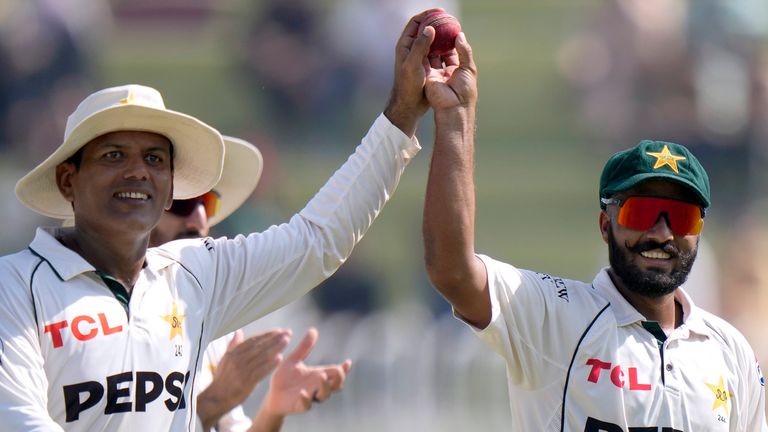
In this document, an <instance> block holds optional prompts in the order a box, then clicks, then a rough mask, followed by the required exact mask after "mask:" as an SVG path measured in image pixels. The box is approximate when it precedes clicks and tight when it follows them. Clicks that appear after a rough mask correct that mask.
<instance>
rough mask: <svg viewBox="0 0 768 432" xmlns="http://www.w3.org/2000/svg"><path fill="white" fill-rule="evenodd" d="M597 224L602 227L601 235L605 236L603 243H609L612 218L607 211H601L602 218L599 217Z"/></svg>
mask: <svg viewBox="0 0 768 432" xmlns="http://www.w3.org/2000/svg"><path fill="white" fill-rule="evenodd" d="M597 223H598V225H599V226H600V235H602V236H603V241H604V242H605V243H608V231H610V229H611V217H610V216H609V215H608V211H607V210H600V216H599V217H598V222H597Z"/></svg>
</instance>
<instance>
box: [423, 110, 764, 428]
mask: <svg viewBox="0 0 768 432" xmlns="http://www.w3.org/2000/svg"><path fill="white" fill-rule="evenodd" d="M455 128H456V130H455V131H454V132H453V133H444V134H437V135H436V137H435V149H434V153H433V156H432V165H431V168H430V173H429V180H428V187H427V195H426V205H425V211H424V243H425V256H426V265H427V271H428V273H429V276H430V278H431V280H432V283H433V284H434V285H435V286H436V287H437V289H438V290H439V291H440V292H441V293H442V294H443V295H444V296H445V298H446V299H447V300H448V301H449V302H450V303H451V304H452V306H453V310H454V314H455V315H456V316H457V317H458V318H459V319H461V320H463V321H465V322H466V323H467V324H468V325H469V326H470V327H471V328H472V329H473V330H474V331H475V332H476V333H477V335H478V336H479V337H480V338H481V339H482V340H483V341H484V342H485V343H487V344H488V345H489V346H490V347H491V348H492V349H493V350H494V351H496V352H497V353H498V354H500V355H501V356H502V357H503V358H504V360H505V363H506V367H507V379H508V386H509V398H510V407H511V410H512V421H513V422H514V425H513V426H514V427H512V428H511V430H524V431H585V432H598V431H599V432H630V431H632V432H634V431H665V432H673V431H688V432H692V431H734V432H735V431H750V432H751V431H766V430H768V427H766V422H765V414H764V403H765V401H764V380H763V376H762V373H761V372H760V367H759V365H758V363H757V360H756V358H755V355H754V354H753V351H752V348H751V347H750V346H749V344H748V343H747V341H746V339H745V338H744V337H743V336H742V335H741V334H740V333H739V332H738V331H737V330H735V329H734V328H733V327H732V326H731V325H729V324H728V323H726V322H725V321H724V320H722V319H720V318H718V317H716V316H714V315H712V314H710V313H708V312H705V311H704V310H702V309H700V308H698V307H696V305H695V304H694V303H693V301H692V299H691V298H690V297H689V296H688V295H687V294H686V293H685V291H684V290H683V289H682V288H680V286H681V285H682V284H683V282H685V280H686V278H687V276H688V274H689V272H690V270H691V266H692V264H693V262H694V260H695V258H696V252H697V248H698V243H699V239H700V234H701V230H702V228H703V225H704V216H705V214H706V210H707V209H708V208H709V206H710V192H709V179H708V178H707V174H706V172H705V170H704V168H703V167H702V166H701V164H700V163H699V162H698V160H697V159H696V158H695V157H694V156H693V155H692V154H691V153H690V152H689V151H688V150H687V149H686V148H685V147H683V146H681V145H677V144H673V143H668V142H661V141H642V142H640V143H639V144H638V145H637V146H635V147H633V148H630V149H628V150H624V151H621V152H619V153H616V154H615V155H613V156H612V157H611V158H610V159H609V160H608V162H607V163H606V165H605V167H604V169H603V173H602V176H601V178H600V191H599V199H600V201H599V202H600V209H601V210H600V217H599V227H600V233H601V235H602V237H603V240H604V241H605V242H606V243H607V244H608V252H609V261H610V266H609V267H607V268H604V269H603V270H601V271H600V272H599V273H598V274H597V276H596V277H595V279H594V280H593V281H592V283H591V284H590V283H584V282H579V281H574V280H567V279H563V278H560V277H557V276H553V275H549V274H545V273H539V272H534V271H530V270H523V269H519V268H516V267H513V266H512V265H509V264H506V263H503V262H500V261H497V260H494V259H493V258H490V257H488V256H485V255H479V254H476V253H475V249H474V242H475V239H474V216H475V214H474V212H475V209H474V202H475V192H474V183H473V177H472V176H473V166H472V165H473V158H474V155H473V153H474V135H473V134H472V133H471V131H472V130H473V128H474V124H473V122H472V117H467V121H465V122H463V123H461V122H456V123H455Z"/></svg>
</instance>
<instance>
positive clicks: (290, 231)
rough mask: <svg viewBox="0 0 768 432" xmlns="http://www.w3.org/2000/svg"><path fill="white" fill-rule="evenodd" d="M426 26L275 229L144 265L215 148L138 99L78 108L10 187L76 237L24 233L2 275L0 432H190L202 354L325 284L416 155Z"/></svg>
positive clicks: (145, 93)
mask: <svg viewBox="0 0 768 432" xmlns="http://www.w3.org/2000/svg"><path fill="white" fill-rule="evenodd" d="M429 12H430V11H424V12H422V13H421V14H418V15H416V16H414V17H413V18H412V19H411V21H409V22H408V24H407V25H406V27H405V29H404V31H403V33H402V35H401V36H400V38H399V40H398V42H397V49H396V56H395V80H394V84H393V89H392V95H391V98H390V101H389V103H388V104H387V107H386V108H385V110H384V113H383V115H381V116H379V118H378V119H377V120H376V121H375V122H374V124H373V126H372V127H371V129H370V130H369V132H368V134H367V135H366V136H365V137H364V138H363V140H362V143H361V144H360V145H359V146H358V147H357V148H356V150H355V153H354V154H353V155H352V156H350V158H349V159H348V160H347V161H346V162H345V163H344V165H343V166H342V167H341V168H340V169H339V170H338V171H337V172H336V173H335V174H334V175H333V176H332V177H331V178H330V179H329V180H328V182H327V183H326V184H325V185H324V186H323V187H322V188H321V189H320V191H319V192H318V193H317V194H316V195H315V196H314V197H313V198H312V199H311V200H310V201H309V203H308V204H307V205H306V207H304V209H302V210H301V211H300V212H299V213H298V214H296V215H294V216H293V217H292V218H291V219H290V220H289V221H288V222H287V223H284V224H281V225H278V226H273V227H270V228H269V229H267V230H266V231H264V232H262V233H255V234H251V235H248V236H247V237H246V236H238V237H236V238H234V239H227V238H220V239H212V238H204V239H188V240H179V241H174V242H170V243H167V244H165V245H163V246H161V247H158V248H147V245H148V242H149V234H150V232H151V230H152V228H154V226H155V225H156V224H157V222H158V221H159V219H160V217H161V215H162V213H163V211H164V210H165V209H166V208H169V206H170V205H171V203H172V201H173V199H186V198H192V197H196V196H199V195H201V194H203V193H205V192H207V191H209V190H210V189H211V188H213V187H214V185H215V184H216V183H217V181H218V179H219V177H220V175H221V164H222V161H223V153H224V149H223V143H222V140H221V136H220V134H219V133H218V132H217V131H216V130H215V129H213V128H211V127H210V126H208V125H206V124H205V123H203V122H201V121H199V120H197V119H194V118H193V117H190V116H187V115H184V114H181V113H177V112H175V111H171V110H167V109H166V108H165V105H164V103H163V101H162V98H161V97H160V94H159V93H158V92H157V91H156V90H154V89H151V88H148V87H144V86H138V85H128V86H121V87H114V88H109V89H105V90H102V91H99V92H96V93H94V94H92V95H90V96H89V97H87V98H86V99H85V100H84V101H83V102H81V104H80V105H79V106H78V107H77V109H76V110H75V112H74V113H73V114H72V115H71V116H70V117H69V119H68V122H67V128H66V130H65V134H64V142H63V143H62V145H61V146H59V148H58V149H57V150H56V151H54V153H53V154H52V155H51V156H50V157H49V158H48V159H46V161H44V162H43V163H41V164H40V165H39V166H38V167H36V168H35V169H33V170H32V171H31V172H30V173H29V174H27V175H26V176H25V177H23V178H22V179H21V180H20V181H19V182H18V183H17V185H16V194H17V197H18V198H19V199H20V200H21V202H22V203H24V204H25V205H27V206H28V207H29V208H31V209H33V210H35V211H37V212H39V213H41V214H44V215H48V216H52V217H57V218H61V219H66V218H68V217H72V216H74V219H75V226H74V227H72V228H60V227H59V228H50V229H42V228H41V229H38V230H37V233H36V236H35V238H34V240H33V241H32V243H31V244H30V246H29V247H28V248H27V249H26V250H23V251H20V252H18V253H16V254H12V255H8V256H5V257H2V258H0V316H2V317H3V319H2V321H0V407H2V409H0V424H2V427H3V429H4V430H23V431H39V430H64V429H66V430H70V431H150V430H152V431H155V430H163V431H167V430H172V431H182V430H184V431H186V430H190V429H194V427H195V426H194V424H195V420H194V419H195V416H196V413H195V405H196V404H195V401H194V400H193V398H191V397H190V395H192V394H195V391H194V390H193V389H192V387H193V386H194V385H195V381H196V375H197V373H198V372H199V371H200V368H201V364H202V361H201V357H202V351H203V348H204V347H205V346H207V344H208V343H209V342H211V341H212V340H214V339H217V338H219V337H221V336H223V335H225V334H228V333H230V332H232V331H235V330H237V329H238V328H241V327H242V326H244V325H245V324H247V323H249V322H252V321H254V320H256V319H258V318H259V317H261V316H264V315H265V314H267V313H269V312H271V311H273V310H276V309H278V308H280V307H282V306H284V305H286V304H288V303H290V302H291V301H293V300H295V299H297V298H299V297H300V296H302V295H304V294H305V293H306V292H308V291H309V290H310V289H312V288H313V287H315V286H316V285H318V284H319V283H320V282H322V281H323V280H325V279H326V278H327V277H329V276H330V275H331V274H333V272H334V271H335V270H336V269H337V268H338V267H339V266H340V265H341V264H342V263H343V262H344V261H345V260H346V259H347V257H348V256H349V255H350V253H351V252H352V248H353V247H354V245H355V244H356V242H357V241H359V240H360V238H361V237H362V236H363V234H364V233H365V232H366V231H367V229H368V227H369V226H370V224H371V223H372V221H373V220H374V219H375V217H376V216H377V215H378V213H379V212H380V211H381V209H382V207H383V206H384V204H385V203H386V202H387V200H388V199H389V197H390V196H391V195H392V193H393V192H394V190H395V188H396V186H397V183H398V181H399V179H400V175H401V174H402V172H403V170H404V169H405V166H406V165H407V164H408V162H409V161H410V160H411V159H412V158H413V156H414V155H415V154H416V153H417V152H418V151H419V149H420V147H419V145H418V141H417V140H416V139H415V138H414V133H415V130H416V126H417V123H418V120H419V119H420V118H421V116H422V115H423V114H424V113H425V112H426V110H427V109H428V107H429V102H428V101H427V99H426V96H425V94H424V85H425V81H426V72H427V71H426V70H425V67H424V65H425V64H426V61H427V54H428V51H429V45H430V43H431V41H432V39H433V38H434V31H433V30H432V29H431V27H429V28H428V29H427V30H426V31H424V32H422V33H419V32H418V28H419V23H420V21H421V20H423V18H424V17H425V16H426V14H428V13H429ZM455 61H456V59H455V58H453V59H447V61H446V65H445V67H446V68H448V69H449V70H448V71H447V72H448V73H450V71H451V70H453V69H454V68H455V64H453V65H452V64H450V63H455ZM457 109H458V108H457Z"/></svg>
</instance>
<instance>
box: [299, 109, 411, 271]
mask: <svg viewBox="0 0 768 432" xmlns="http://www.w3.org/2000/svg"><path fill="white" fill-rule="evenodd" d="M420 149H421V148H420V147H419V145H418V141H416V140H415V139H412V138H408V137H407V136H405V135H404V134H403V133H402V132H401V131H398V130H395V128H394V127H393V125H391V124H389V121H388V119H386V118H384V117H383V116H381V117H379V118H378V119H377V120H376V122H375V123H374V126H373V127H372V128H371V130H370V131H369V132H368V134H367V135H366V137H365V138H364V139H363V142H362V144H360V145H359V146H358V147H357V149H356V151H355V153H354V154H353V155H352V156H350V158H349V159H348V160H347V161H346V162H345V163H344V165H343V166H342V167H341V168H340V169H339V170H338V171H336V172H335V173H334V175H333V176H332V177H331V178H330V179H329V180H328V182H327V183H326V184H325V185H324V186H323V187H322V188H321V189H320V191H319V192H318V193H317V194H316V195H315V196H314V197H313V198H312V200H311V201H310V202H309V203H308V204H307V206H306V207H305V208H304V209H303V210H302V211H301V212H300V214H301V216H303V217H304V218H306V219H307V220H309V221H310V222H312V224H313V225H314V226H315V227H316V228H318V230H317V234H318V236H317V237H318V238H322V239H324V240H327V241H324V242H323V249H324V250H323V252H324V254H325V255H326V258H325V259H326V261H328V262H332V259H333V258H338V259H339V260H340V261H343V260H344V259H346V258H347V256H348V255H349V254H350V253H351V251H352V248H353V246H354V245H355V243H356V242H357V241H359V240H360V238H362V236H363V234H364V233H365V232H366V231H367V230H368V228H369V227H370V225H371V223H372V222H373V220H374V219H375V218H376V216H377V215H378V214H379V213H380V212H381V210H382V208H383V207H384V204H385V203H386V202H387V201H388V200H389V198H390V197H391V196H392V194H393V193H394V191H395V189H396V188H397V185H398V183H399V181H400V176H401V175H402V173H403V171H404V170H405V167H406V166H407V165H408V163H409V162H410V161H411V159H412V158H413V157H414V156H415V155H416V153H417V152H418V151H419V150H420ZM334 255H335V256H334ZM338 264H340V262H338ZM330 270H332V271H333V270H335V268H332V269H330Z"/></svg>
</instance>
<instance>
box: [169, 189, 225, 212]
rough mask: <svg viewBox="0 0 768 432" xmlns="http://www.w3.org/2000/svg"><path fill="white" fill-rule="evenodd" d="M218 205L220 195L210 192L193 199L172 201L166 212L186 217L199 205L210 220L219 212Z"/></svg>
mask: <svg viewBox="0 0 768 432" xmlns="http://www.w3.org/2000/svg"><path fill="white" fill-rule="evenodd" d="M220 204H221V198H220V195H219V194H218V193H217V192H216V191H210V192H206V193H204V194H202V195H200V196H198V197H194V198H189V199H185V200H173V204H171V208H170V209H168V211H169V212H170V213H173V214H175V215H176V216H181V217H187V216H189V215H191V214H192V212H193V211H195V209H196V208H197V206H199V205H201V206H203V207H204V208H205V214H206V215H207V216H208V217H209V218H210V217H213V216H216V213H218V212H219V206H220Z"/></svg>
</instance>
